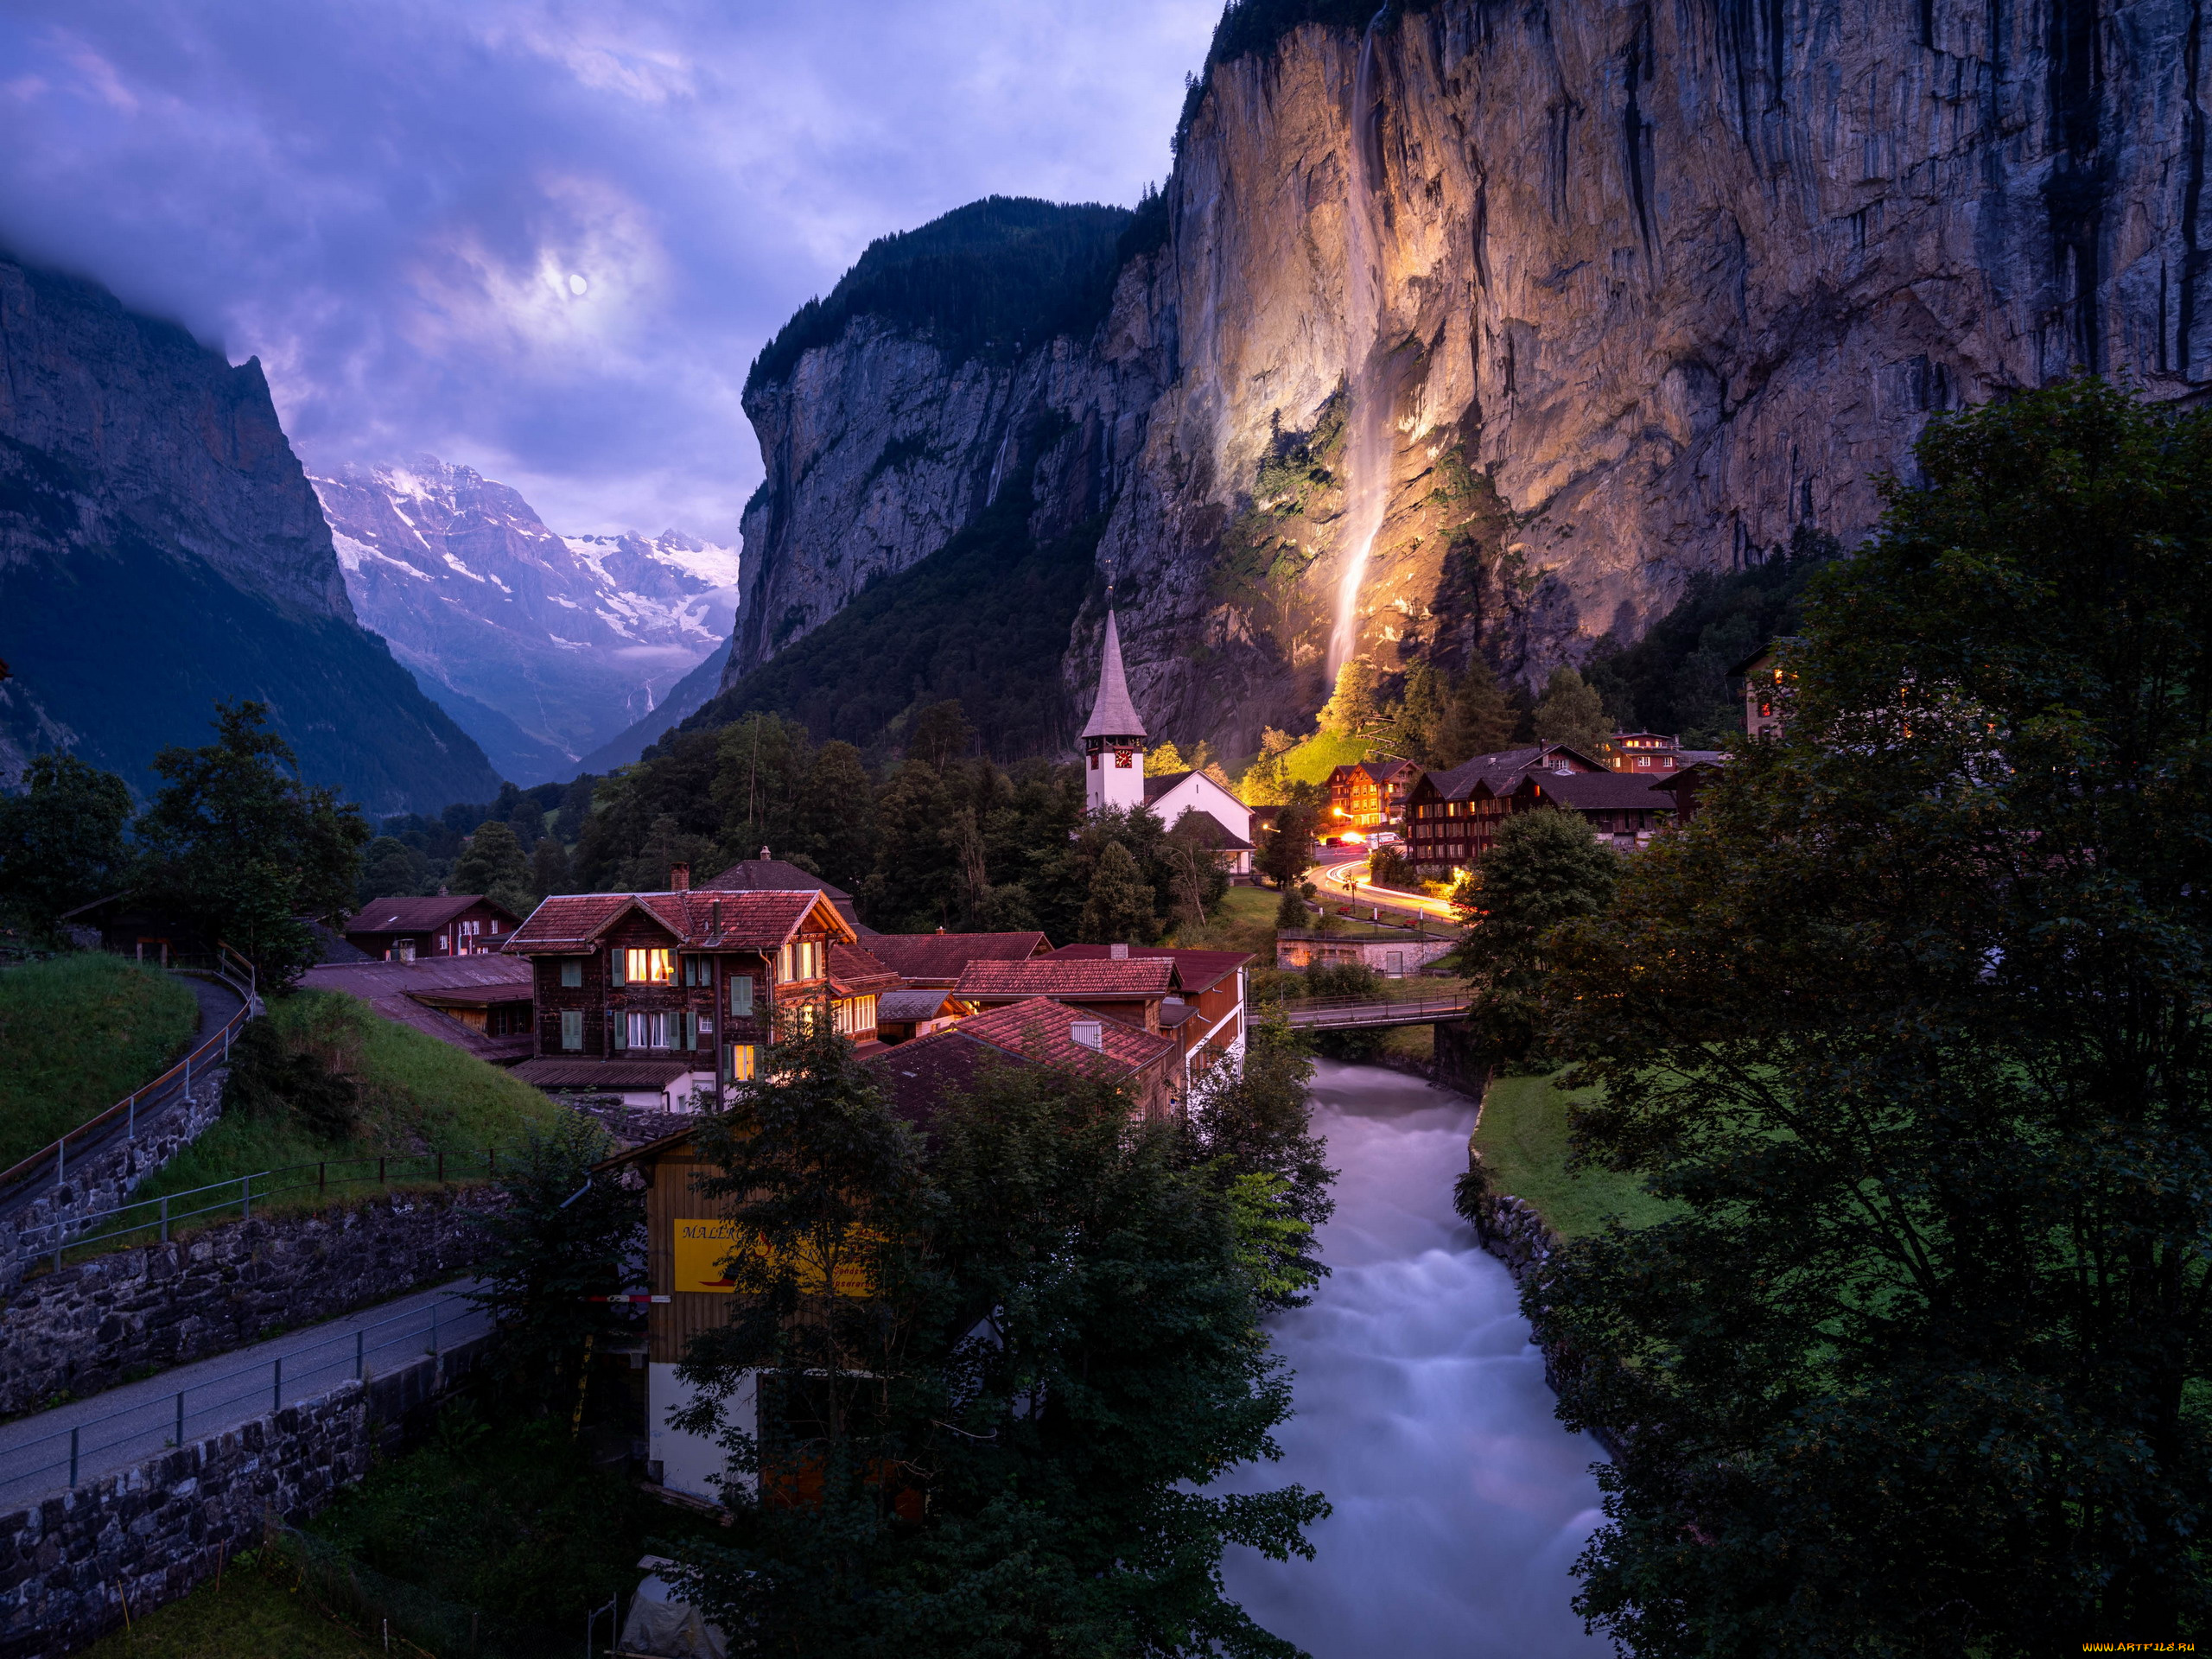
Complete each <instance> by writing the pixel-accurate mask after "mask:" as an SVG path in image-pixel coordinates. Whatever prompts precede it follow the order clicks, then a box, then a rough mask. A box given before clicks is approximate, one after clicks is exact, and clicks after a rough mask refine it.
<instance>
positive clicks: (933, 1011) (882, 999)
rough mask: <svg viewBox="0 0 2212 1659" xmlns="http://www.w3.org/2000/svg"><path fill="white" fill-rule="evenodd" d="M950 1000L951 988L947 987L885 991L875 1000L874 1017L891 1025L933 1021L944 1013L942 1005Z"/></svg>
mask: <svg viewBox="0 0 2212 1659" xmlns="http://www.w3.org/2000/svg"><path fill="white" fill-rule="evenodd" d="M951 1000H952V988H951V987H950V986H949V985H924V986H921V987H919V988H912V989H907V990H897V991H885V992H884V993H883V994H882V995H880V996H878V997H877V998H876V1000H875V1017H876V1018H877V1019H878V1020H889V1021H891V1022H893V1024H896V1023H898V1022H899V1021H901V1020H934V1019H936V1018H937V1017H938V1015H939V1014H943V1013H944V1005H945V1004H946V1003H947V1002H949V1001H951Z"/></svg>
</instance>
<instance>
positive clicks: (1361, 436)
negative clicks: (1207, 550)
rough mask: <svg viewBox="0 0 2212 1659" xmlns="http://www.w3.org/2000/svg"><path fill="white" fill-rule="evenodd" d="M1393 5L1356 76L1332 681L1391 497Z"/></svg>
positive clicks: (1364, 48)
mask: <svg viewBox="0 0 2212 1659" xmlns="http://www.w3.org/2000/svg"><path fill="white" fill-rule="evenodd" d="M1388 15H1389V8H1388V7H1385V8H1384V9H1383V10H1381V11H1378V12H1376V14H1375V16H1374V19H1373V21H1372V22H1370V23H1369V24H1368V25H1367V35H1366V38H1365V39H1364V40H1363V41H1361V42H1360V45H1359V73H1358V74H1357V76H1356V77H1355V78H1354V79H1353V81H1352V97H1351V155H1352V165H1351V181H1350V182H1349V185H1348V188H1347V192H1346V195H1345V199H1344V376H1345V379H1346V381H1347V383H1348V385H1349V388H1350V391H1351V410H1350V411H1349V416H1348V422H1347V425H1348V430H1347V431H1346V433H1345V435H1344V498H1345V499H1344V574H1343V575H1341V576H1339V577H1338V582H1337V617H1336V626H1334V627H1332V629H1330V631H1329V660H1328V671H1329V685H1330V687H1331V689H1332V690H1333V689H1334V688H1335V685H1336V683H1337V671H1338V670H1339V669H1341V668H1342V667H1343V666H1344V663H1345V661H1346V660H1347V659H1348V658H1350V657H1351V654H1352V649H1353V647H1354V646H1355V645H1357V643H1358V640H1359V614H1358V613H1359V589H1360V584H1361V583H1362V582H1364V581H1365V580H1366V577H1367V556H1368V554H1369V553H1370V551H1372V550H1373V549H1374V546H1375V536H1376V531H1379V530H1381V529H1382V528H1383V512H1384V510H1385V509H1386V508H1388V507H1389V503H1390V387H1389V383H1388V380H1387V378H1386V376H1385V374H1384V372H1383V363H1382V360H1381V359H1382V357H1383V351H1382V346H1383V269H1382V265H1383V261H1382V237H1381V234H1380V226H1379V225H1378V224H1377V222H1376V221H1377V215H1376V197H1377V195H1378V194H1380V192H1381V189H1382V185H1383V140H1382V132H1381V128H1380V120H1379V118H1380V116H1381V113H1382V111H1381V110H1380V109H1379V108H1378V107H1377V105H1376V92H1375V37H1376V33H1377V32H1378V31H1379V30H1380V29H1382V27H1383V19H1384V18H1385V17H1386V16H1388Z"/></svg>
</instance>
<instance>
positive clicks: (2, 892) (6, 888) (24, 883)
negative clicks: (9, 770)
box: [0, 754, 130, 932]
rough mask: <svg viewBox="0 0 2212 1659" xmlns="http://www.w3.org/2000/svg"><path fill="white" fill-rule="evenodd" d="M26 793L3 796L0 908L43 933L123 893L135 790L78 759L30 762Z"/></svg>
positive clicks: (25, 776) (47, 756) (0, 803)
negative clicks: (63, 915)
mask: <svg viewBox="0 0 2212 1659" xmlns="http://www.w3.org/2000/svg"><path fill="white" fill-rule="evenodd" d="M22 784H23V788H22V793H21V794H16V795H0V910H4V911H5V912H7V913H8V914H9V915H10V916H12V917H14V918H16V919H18V920H20V921H21V922H22V923H24V924H25V925H29V927H31V928H34V929H35V930H37V931H41V932H44V931H48V930H49V929H51V928H52V927H53V926H54V919H55V918H57V917H59V916H60V914H61V913H62V912H65V911H69V910H74V909H75V908H76V907H77V906H79V905H84V904H89V903H91V902H92V900H93V899H100V898H105V897H106V896H107V895H108V894H109V893H115V892H118V891H119V890H120V889H121V888H122V887H123V886H124V881H125V879H126V876H127V873H128V871H129V868H130V851H129V849H127V848H126V846H125V845H124V837H123V832H124V826H125V825H126V824H128V823H130V790H129V789H128V788H127V787H125V786H124V781H123V779H120V778H118V777H117V776H116V775H115V774H114V773H113V772H101V771H99V769H98V768H96V767H93V766H86V764H85V763H84V762H83V761H82V760H79V759H77V757H76V756H75V755H73V754H41V755H37V756H35V757H33V759H32V760H31V763H30V765H29V767H27V768H26V769H25V771H24V773H23V778H22Z"/></svg>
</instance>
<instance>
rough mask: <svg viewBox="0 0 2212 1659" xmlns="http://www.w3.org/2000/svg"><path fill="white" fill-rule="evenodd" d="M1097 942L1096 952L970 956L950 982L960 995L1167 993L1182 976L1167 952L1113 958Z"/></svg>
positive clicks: (1022, 995) (1125, 994)
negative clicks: (1021, 957) (1013, 958)
mask: <svg viewBox="0 0 2212 1659" xmlns="http://www.w3.org/2000/svg"><path fill="white" fill-rule="evenodd" d="M1109 949H1110V947H1109V946H1105V945H1101V946H1100V947H1099V950H1100V951H1101V953H1102V954H1101V955H1099V956H1097V957H1074V958H1070V957H1058V956H1052V957H1036V958H1035V959H1034V960H1033V961H1029V962H971V963H969V964H968V966H967V967H966V968H964V969H962V970H961V975H960V978H959V981H958V982H957V984H956V985H955V986H954V987H953V988H954V989H955V990H956V991H957V992H958V993H959V995H962V996H964V997H971V998H973V997H1031V996H1109V997H1110V996H1139V997H1142V996H1165V995H1166V994H1167V993H1168V992H1169V991H1171V990H1173V989H1174V988H1176V987H1177V986H1178V985H1179V983H1180V982H1179V980H1178V979H1177V978H1176V975H1175V963H1174V961H1173V958H1171V957H1140V956H1135V955H1132V956H1130V957H1128V959H1126V960H1124V961H1118V962H1117V961H1115V960H1113V959H1111V958H1110V957H1108V956H1106V955H1104V954H1103V953H1104V952H1105V951H1107V950H1109Z"/></svg>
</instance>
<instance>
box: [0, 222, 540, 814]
mask: <svg viewBox="0 0 2212 1659" xmlns="http://www.w3.org/2000/svg"><path fill="white" fill-rule="evenodd" d="M0 657H4V658H5V659H6V661H7V664H8V666H9V669H10V671H11V675H12V677H10V679H9V680H7V681H6V682H5V683H0V777H3V778H4V781H7V782H13V781H14V779H15V778H16V776H17V775H18V774H19V772H20V771H21V769H22V766H23V764H24V763H25V761H26V760H27V759H28V757H29V755H30V754H32V753H38V752H40V751H41V750H47V749H67V750H73V751H75V752H77V753H80V754H82V755H83V756H84V757H85V758H86V760H91V761H92V762H93V763H94V764H96V765H99V766H107V767H111V768H114V769H116V770H118V771H120V772H123V773H124V775H125V776H126V778H128V779H130V781H131V783H132V784H133V785H134V786H135V787H139V788H142V789H143V788H144V787H146V786H147V785H149V783H150V782H151V777H150V774H149V772H148V771H147V766H148V763H149V761H150V760H151V759H152V758H153V755H154V754H155V753H156V751H157V750H158V749H160V748H161V747H163V746H164V745H167V744H173V743H181V744H197V743H201V742H205V741H207V721H208V720H209V717H210V715H211V714H212V706H213V702H214V701H215V699H217V698H219V697H254V698H259V699H261V700H263V701H264V702H267V703H269V704H270V715H271V721H272V723H273V724H274V725H275V726H276V727H277V730H278V731H280V732H281V733H283V735H284V736H285V737H287V738H288V739H289V741H291V742H292V744H293V746H294V747H295V748H296V750H297V752H298V753H299V757H300V760H301V764H302V770H303V772H305V773H306V775H307V776H308V778H309V779H312V780H314V781H315V782H318V783H327V784H333V785H338V786H339V787H340V788H341V789H343V790H344V791H346V793H347V794H349V795H351V796H352V797H353V798H354V799H356V800H358V801H359V802H361V803H362V804H365V805H367V806H369V807H372V808H374V809H377V810H388V811H397V810H403V809H404V808H406V807H410V806H420V807H424V808H430V809H435V807H438V806H441V805H442V804H444V803H445V802H447V801H449V800H454V799H481V798H485V797H486V795H487V794H488V793H490V792H492V791H496V789H497V788H498V779H497V778H496V777H495V776H494V775H493V772H492V771H491V769H490V768H489V767H488V766H486V764H485V760H484V757H483V754H482V753H481V752H480V750H479V749H478V748H477V747H476V746H475V745H474V743H473V742H471V741H469V740H468V738H467V736H465V735H464V734H462V733H461V730H460V729H459V728H456V727H455V726H454V724H453V722H452V721H449V720H448V719H447V718H446V716H445V715H443V714H442V712H441V711H440V710H439V709H437V708H435V706H434V705H433V704H431V703H430V702H428V701H427V700H426V699H425V698H424V697H423V696H422V694H421V692H420V691H419V690H416V686H415V684H414V682H413V681H412V680H410V678H409V677H408V676H407V674H406V672H405V671H404V670H403V669H401V668H400V666H399V665H398V664H397V663H396V662H394V661H393V660H392V658H391V654H390V653H389V652H387V651H385V648H384V646H383V645H382V643H381V642H380V641H378V639H375V638H374V637H373V636H372V635H370V634H368V633H365V632H363V631H362V630H361V628H360V627H359V625H358V624H357V622H356V620H355V618H354V615H353V607H352V606H351V604H350V603H349V602H348V601H347V598H346V587H345V583H344V582H343V580H342V579H341V577H340V571H339V566H338V559H337V556H336V554H335V552H334V550H333V547H332V543H331V537H330V531H329V528H328V526H327V524H325V523H324V521H323V517H322V512H321V508H320V507H319V506H318V505H316V501H315V492H314V490H313V489H312V488H310V487H309V486H308V480H307V476H306V474H305V473H304V472H302V469H301V467H300V463H299V461H298V460H297V458H296V456H295V455H294V454H293V453H292V449H291V446H290V444H289V442H287V441H286V439H285V436H284V433H283V428H282V426H281V425H280V424H279V423H278V422H277V411H276V409H275V407H274V406H273V405H272V404H271V403H270V397H269V388H268V385H267V383H266V382H265V381H264V379H263V378H262V373H261V368H260V365H259V364H257V363H254V362H248V363H246V364H245V365H242V366H238V367H233V366H232V365H231V364H230V363H228V362H227V361H226V360H225V359H224V358H223V357H222V355H221V354H220V353H216V352H213V351H210V350H208V349H207V347H205V346H201V345H200V344H199V343H198V342H196V341H195V340H193V339H192V337H191V336H190V335H189V334H186V333H185V332H184V330H182V329H181V328H179V327H175V326H174V325H172V324H168V323H164V322H160V321H155V320H153V319H150V318H147V317H143V316H139V315H136V314H134V313H132V312H130V311H127V310H125V309H124V307H123V306H122V305H120V304H119V303H118V302H117V301H116V299H115V298H114V296H111V295H110V294H108V293H107V292H105V290H104V289H99V288H97V287H95V286H94V285H92V284H91V283H85V282H80V281H78V280H76V279H73V278H70V277H61V276H58V275H55V274H54V273H52V272H48V271H41V270H34V269H30V268H28V267H25V266H23V265H21V264H16V263H14V262H12V261H10V260H8V259H6V258H4V257H0Z"/></svg>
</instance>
